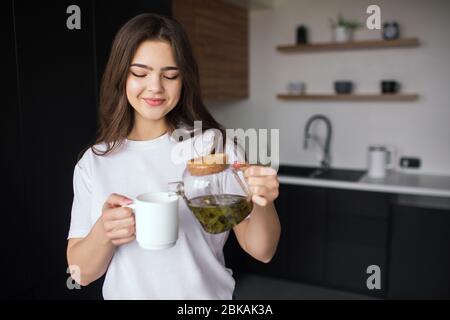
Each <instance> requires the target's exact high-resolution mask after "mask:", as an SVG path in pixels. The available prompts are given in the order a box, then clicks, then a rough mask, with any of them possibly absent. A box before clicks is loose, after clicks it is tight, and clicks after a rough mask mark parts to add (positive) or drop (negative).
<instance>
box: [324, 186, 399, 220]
mask: <svg viewBox="0 0 450 320" xmlns="http://www.w3.org/2000/svg"><path fill="white" fill-rule="evenodd" d="M390 198H391V195H390V194H386V193H379V192H367V191H353V190H352V191H349V190H339V189H330V193H329V197H328V210H329V212H330V214H331V215H340V214H352V215H357V216H365V217H372V218H387V216H388V214H389V205H390Z"/></svg>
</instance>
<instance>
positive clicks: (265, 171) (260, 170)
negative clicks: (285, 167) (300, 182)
mask: <svg viewBox="0 0 450 320" xmlns="http://www.w3.org/2000/svg"><path fill="white" fill-rule="evenodd" d="M274 175H275V176H276V175H277V171H276V170H275V169H274V168H272V167H264V166H250V167H249V168H248V169H247V170H245V172H244V176H245V177H246V178H247V177H251V176H274Z"/></svg>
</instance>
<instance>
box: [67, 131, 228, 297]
mask: <svg viewBox="0 0 450 320" xmlns="http://www.w3.org/2000/svg"><path fill="white" fill-rule="evenodd" d="M205 136H206V135H205ZM192 140H193V139H189V140H187V141H184V142H176V141H175V140H174V139H173V138H172V137H171V136H170V135H169V134H168V133H166V134H164V135H162V136H160V137H158V138H156V139H153V140H148V141H131V140H125V141H124V144H123V145H122V146H121V147H120V148H119V149H118V150H116V151H113V153H110V154H108V155H107V156H97V155H96V154H94V153H93V151H92V150H91V149H88V150H87V151H86V152H85V153H84V155H83V157H82V158H81V159H80V161H79V162H78V163H77V165H76V166H75V170H74V177H73V188H74V199H73V205H72V219H71V224H70V231H69V235H68V238H69V239H70V238H83V237H85V236H86V235H87V234H88V233H89V232H90V230H91V228H92V227H93V225H94V224H95V222H96V221H97V220H98V219H99V217H100V216H101V213H102V206H103V204H104V202H105V201H106V199H107V198H108V196H109V195H110V194H111V193H118V194H122V195H126V196H128V197H133V198H134V197H136V196H137V195H139V194H141V193H145V192H157V191H166V190H167V183H168V182H174V181H181V179H182V173H183V171H184V169H185V164H186V161H187V160H189V158H190V155H188V154H187V153H186V152H185V154H184V155H183V154H182V153H183V152H181V153H180V152H178V151H177V152H178V153H179V157H177V161H175V162H174V161H173V157H172V150H173V149H174V148H175V147H176V146H177V148H176V150H182V148H181V149H179V147H180V145H181V144H183V143H191V144H192ZM96 148H97V149H98V150H104V148H105V146H104V145H102V144H100V145H97V146H96ZM102 148H103V149H102ZM227 153H228V152H227ZM183 157H185V158H183ZM176 162H178V163H176ZM228 191H229V192H231V193H233V191H232V190H228ZM179 215H180V229H179V238H178V241H177V242H176V245H175V246H174V247H172V248H169V249H164V250H144V249H141V248H140V247H139V245H138V244H137V242H136V241H133V242H131V243H128V244H125V245H122V246H119V247H117V248H116V251H115V253H114V256H113V258H112V260H111V263H110V265H109V267H108V270H107V272H106V277H105V281H104V284H103V297H104V299H173V300H185V299H231V298H232V295H233V291H234V286H235V281H234V279H233V277H232V271H231V270H230V269H227V268H226V267H225V261H224V256H223V246H224V244H225V241H226V240H227V238H228V232H225V233H221V234H216V235H214V234H209V233H207V232H205V231H204V230H203V228H202V227H201V225H200V223H199V222H198V221H197V219H196V218H195V216H194V215H193V214H192V213H191V211H190V210H189V209H188V207H187V205H186V204H185V203H184V201H180V209H179Z"/></svg>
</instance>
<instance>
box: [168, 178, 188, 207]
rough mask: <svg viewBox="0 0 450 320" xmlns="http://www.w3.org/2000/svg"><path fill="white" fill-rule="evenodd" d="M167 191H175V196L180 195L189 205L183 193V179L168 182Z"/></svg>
mask: <svg viewBox="0 0 450 320" xmlns="http://www.w3.org/2000/svg"><path fill="white" fill-rule="evenodd" d="M168 187H169V192H173V193H175V194H176V195H177V196H180V197H182V198H183V199H184V201H185V202H186V204H187V205H189V201H188V199H187V198H186V196H185V194H184V183H183V181H175V182H169V183H168Z"/></svg>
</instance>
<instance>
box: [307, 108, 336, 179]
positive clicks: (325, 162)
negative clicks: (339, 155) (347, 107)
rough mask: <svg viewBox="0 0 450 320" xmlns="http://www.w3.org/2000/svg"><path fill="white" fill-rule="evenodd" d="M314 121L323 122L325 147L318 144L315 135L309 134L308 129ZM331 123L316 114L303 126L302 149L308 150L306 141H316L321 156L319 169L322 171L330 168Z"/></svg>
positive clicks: (318, 140)
mask: <svg viewBox="0 0 450 320" xmlns="http://www.w3.org/2000/svg"><path fill="white" fill-rule="evenodd" d="M316 120H323V121H324V122H325V125H326V128H327V135H326V138H325V145H324V146H322V145H321V143H320V139H319V138H318V137H317V136H316V135H312V134H310V133H309V128H310V127H311V124H312V123H313V122H314V121H316ZM331 135H332V131H331V121H330V120H329V119H328V118H327V117H326V116H324V115H321V114H316V115H314V116H312V117H311V118H309V119H308V122H306V125H305V134H304V140H303V149H308V141H309V139H313V140H315V141H316V143H317V144H319V146H321V148H322V152H323V156H322V161H321V167H322V170H328V169H330V167H331V155H330V143H331Z"/></svg>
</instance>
